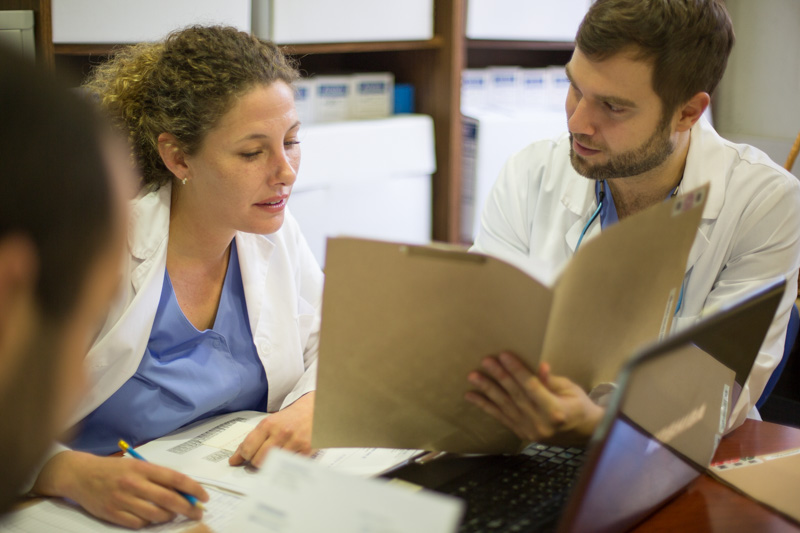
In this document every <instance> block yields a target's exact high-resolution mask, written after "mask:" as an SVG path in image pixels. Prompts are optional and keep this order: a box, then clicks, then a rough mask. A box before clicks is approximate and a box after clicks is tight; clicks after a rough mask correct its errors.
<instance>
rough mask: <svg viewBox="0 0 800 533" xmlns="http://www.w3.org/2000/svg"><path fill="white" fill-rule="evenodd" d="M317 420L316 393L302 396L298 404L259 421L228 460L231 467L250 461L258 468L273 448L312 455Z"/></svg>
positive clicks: (295, 403)
mask: <svg viewBox="0 0 800 533" xmlns="http://www.w3.org/2000/svg"><path fill="white" fill-rule="evenodd" d="M313 418H314V393H313V392H309V393H308V394H305V395H303V396H302V397H300V399H298V400H297V401H296V402H294V403H293V404H291V405H290V406H288V407H285V408H284V409H281V410H280V411H278V412H277V413H273V414H271V415H269V416H268V417H266V418H265V419H264V420H262V421H261V422H259V424H258V425H257V426H256V427H255V429H254V430H253V431H251V432H250V433H249V434H248V435H247V437H245V439H244V440H243V441H242V443H241V444H240V445H239V447H238V448H237V449H236V452H235V453H234V454H233V455H232V456H231V458H230V459H229V460H228V463H229V464H231V465H234V466H235V465H240V464H242V463H244V462H245V461H249V462H250V464H252V465H253V466H256V467H259V466H261V464H262V463H263V462H264V459H265V458H266V456H267V452H268V451H269V449H270V448H283V449H285V450H289V451H292V452H297V453H302V454H304V455H309V454H310V453H311V423H312V421H313Z"/></svg>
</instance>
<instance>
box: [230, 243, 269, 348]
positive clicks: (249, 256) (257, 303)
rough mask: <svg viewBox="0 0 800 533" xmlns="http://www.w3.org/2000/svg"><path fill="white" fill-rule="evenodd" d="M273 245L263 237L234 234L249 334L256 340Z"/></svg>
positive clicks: (264, 303)
mask: <svg viewBox="0 0 800 533" xmlns="http://www.w3.org/2000/svg"><path fill="white" fill-rule="evenodd" d="M274 248H275V245H274V244H273V243H272V242H270V241H269V239H268V238H267V237H266V236H264V235H254V234H249V233H237V234H236V249H237V251H238V252H239V269H240V270H241V272H242V284H243V285H244V299H245V303H246V305H247V316H248V318H249V321H250V333H251V334H252V335H253V339H254V340H256V339H257V331H258V323H259V320H261V315H262V313H264V312H268V310H266V309H265V306H266V303H267V302H268V301H269V298H265V296H266V295H265V294H264V292H265V288H266V286H267V283H266V279H267V273H268V271H269V258H270V256H271V255H272V251H273V250H274Z"/></svg>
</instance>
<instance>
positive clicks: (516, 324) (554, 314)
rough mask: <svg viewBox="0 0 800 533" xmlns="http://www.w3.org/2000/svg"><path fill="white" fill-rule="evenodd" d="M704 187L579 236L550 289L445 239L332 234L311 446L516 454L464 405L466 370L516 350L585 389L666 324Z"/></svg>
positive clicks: (515, 442) (506, 435) (507, 439)
mask: <svg viewBox="0 0 800 533" xmlns="http://www.w3.org/2000/svg"><path fill="white" fill-rule="evenodd" d="M706 193H707V187H703V188H700V189H697V190H695V191H692V192H690V193H688V194H686V195H683V196H681V197H678V198H674V199H671V200H669V201H666V202H663V203H661V204H659V205H656V206H654V207H652V208H650V209H647V210H645V211H643V212H641V213H639V214H637V215H636V216H633V217H630V218H628V219H626V220H624V221H622V222H621V223H619V224H617V225H615V226H613V227H612V228H610V229H608V230H606V231H604V232H603V233H602V234H601V235H600V236H599V237H597V238H595V239H593V240H591V241H588V242H585V243H584V244H583V245H582V246H581V248H580V250H579V252H578V253H577V254H576V255H575V256H574V257H573V259H572V260H571V261H570V262H569V263H568V265H567V266H566V268H565V269H564V270H563V272H562V273H561V274H560V276H559V277H558V279H557V281H556V282H555V283H554V286H553V287H552V288H550V287H547V286H545V285H543V284H542V283H539V282H538V281H537V280H535V279H533V278H531V277H530V276H528V275H527V274H525V273H524V272H523V271H521V270H520V269H518V268H516V267H514V266H511V265H510V264H508V263H505V262H503V261H501V260H499V259H496V258H492V257H488V256H484V255H480V254H473V253H468V252H466V251H465V250H463V249H455V248H453V247H442V246H409V245H402V244H395V243H385V242H378V241H368V240H360V239H349V238H339V239H331V240H329V244H328V251H327V264H326V282H325V290H324V296H323V311H322V316H323V319H322V330H321V337H320V354H319V371H318V378H317V379H318V382H317V393H316V400H315V412H314V432H313V437H312V446H313V447H315V448H322V447H347V446H376V447H391V448H416V449H427V450H444V451H450V452H458V453H503V452H516V451H518V450H519V449H520V448H521V444H522V443H521V442H520V441H519V439H518V438H517V437H516V436H515V435H514V434H513V433H511V432H510V431H509V430H507V429H506V428H505V427H503V426H502V425H501V424H500V423H499V422H497V421H495V420H494V419H492V418H491V417H489V416H487V415H486V414H484V413H483V412H482V411H480V410H479V409H478V408H476V407H474V406H472V405H471V404H469V403H467V402H466V401H465V400H464V399H463V396H464V393H465V392H466V391H467V390H469V384H468V382H467V380H466V376H467V374H468V373H469V372H470V371H471V370H474V369H475V368H477V367H478V366H479V363H480V360H481V359H482V358H483V357H485V356H486V355H489V354H495V353H498V352H500V351H502V350H511V351H513V352H515V353H517V354H518V355H520V356H521V357H522V358H523V359H524V360H525V361H526V362H527V364H528V365H529V366H530V367H532V368H535V367H536V366H537V365H538V363H539V362H540V361H547V362H549V363H550V364H551V366H552V370H553V372H554V373H555V374H561V375H565V376H568V377H570V378H571V379H572V380H573V381H575V382H576V383H578V384H579V385H581V386H582V387H584V388H585V389H587V390H588V389H590V388H592V387H593V386H595V385H596V384H598V383H601V382H606V381H612V380H613V379H614V377H615V376H616V374H617V373H618V371H619V369H620V368H621V366H622V364H623V363H624V362H625V360H626V358H627V356H629V355H630V354H632V353H634V352H635V351H636V349H637V348H639V347H641V346H643V345H645V344H647V343H649V342H652V341H654V340H656V339H658V338H660V337H662V336H663V335H665V334H666V332H668V331H669V328H670V324H671V320H672V317H673V315H674V313H675V307H676V305H677V300H678V296H679V293H680V287H681V283H682V280H683V277H684V273H685V268H686V263H687V258H688V255H689V251H690V249H691V246H692V243H693V242H694V239H695V233H696V230H697V226H698V223H699V221H700V218H701V215H702V210H703V206H704V202H705V198H706Z"/></svg>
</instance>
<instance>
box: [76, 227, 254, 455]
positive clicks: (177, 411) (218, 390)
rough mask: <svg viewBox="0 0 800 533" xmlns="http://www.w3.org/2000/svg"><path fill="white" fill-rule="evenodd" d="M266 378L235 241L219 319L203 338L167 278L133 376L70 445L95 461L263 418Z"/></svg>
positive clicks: (86, 421)
mask: <svg viewBox="0 0 800 533" xmlns="http://www.w3.org/2000/svg"><path fill="white" fill-rule="evenodd" d="M267 390H268V385H267V377H266V375H265V372H264V367H263V365H262V364H261V361H260V359H259V358H258V353H257V352H256V348H255V345H254V344H253V335H252V333H251V331H250V321H249V320H248V316H247V306H246V304H245V297H244V286H243V285H242V274H241V270H240V269H239V256H238V253H237V251H236V243H235V241H234V242H232V243H231V253H230V260H229V262H228V271H227V273H226V275H225V281H224V282H223V287H222V295H221V297H220V302H219V308H218V310H217V316H216V318H215V320H214V325H213V327H212V328H211V329H207V330H205V331H199V330H197V328H195V327H194V326H193V325H192V324H191V322H189V320H188V319H187V318H186V316H185V315H184V314H183V311H181V308H180V306H179V305H178V300H177V298H176V297H175V291H174V290H173V288H172V282H171V281H170V278H169V273H168V272H167V271H166V269H165V271H164V286H163V289H162V291H161V300H160V301H159V303H158V309H157V311H156V316H155V321H154V322H153V329H152V330H151V332H150V340H149V342H148V344H147V349H146V350H145V353H144V357H143V358H142V361H141V363H140V364H139V368H138V369H137V371H136V373H135V374H134V375H133V377H131V378H130V379H129V380H128V381H127V382H125V384H124V385H123V386H122V387H121V388H120V389H119V390H118V391H117V392H115V393H114V394H113V395H112V396H111V397H110V398H109V399H108V400H106V401H105V402H104V403H103V404H102V405H100V407H98V408H97V409H96V410H94V411H93V412H92V413H91V414H89V415H88V416H87V417H86V418H85V419H84V420H83V421H82V422H81V425H80V432H79V433H78V435H77V437H76V438H75V440H74V441H73V442H71V443H70V446H71V447H72V448H73V449H76V450H81V451H87V452H92V453H95V454H110V453H113V452H115V451H117V450H118V448H117V442H118V441H119V439H125V440H126V441H128V442H129V443H130V444H131V445H132V446H137V445H139V444H142V443H144V442H147V441H150V440H153V439H155V438H158V437H162V436H164V435H166V434H167V433H170V432H172V431H174V430H176V429H178V428H180V427H182V426H185V425H186V424H189V423H191V422H194V421H196V420H200V419H203V418H208V417H210V416H214V415H218V414H223V413H230V412H234V411H241V410H258V411H264V410H265V409H266V404H267Z"/></svg>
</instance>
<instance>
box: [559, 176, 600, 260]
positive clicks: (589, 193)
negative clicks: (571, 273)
mask: <svg viewBox="0 0 800 533" xmlns="http://www.w3.org/2000/svg"><path fill="white" fill-rule="evenodd" d="M567 167H568V168H566V172H567V176H566V179H568V180H569V185H568V186H567V187H566V188H565V190H564V194H563V195H562V196H561V204H562V205H563V206H564V207H565V208H566V209H567V210H569V211H571V212H572V213H574V214H576V215H578V219H577V220H576V221H575V223H574V224H573V225H572V226H571V227H570V228H569V230H568V231H567V234H566V236H565V239H566V242H567V246H569V248H570V250H572V252H573V253H574V252H575V247H576V246H577V245H578V239H579V238H580V236H581V232H582V231H583V228H584V227H585V226H586V224H587V223H588V222H589V219H590V218H591V217H592V213H594V211H595V210H596V209H597V197H596V196H595V193H594V184H595V182H594V180H591V179H589V178H586V177H584V176H581V175H580V174H578V173H577V172H575V169H574V168H573V167H572V163H570V162H569V161H568V162H567ZM599 234H600V219H599V218H598V219H597V220H596V221H595V222H594V223H592V225H591V226H590V227H589V229H587V230H586V235H585V236H584V237H583V238H584V240H589V239H592V238H594V237H597V236H598V235H599Z"/></svg>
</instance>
